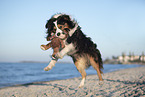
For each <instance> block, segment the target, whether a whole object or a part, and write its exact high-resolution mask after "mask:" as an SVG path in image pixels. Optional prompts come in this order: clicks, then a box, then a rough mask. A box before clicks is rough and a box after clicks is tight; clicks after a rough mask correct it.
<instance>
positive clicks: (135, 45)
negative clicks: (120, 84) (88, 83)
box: [0, 0, 145, 62]
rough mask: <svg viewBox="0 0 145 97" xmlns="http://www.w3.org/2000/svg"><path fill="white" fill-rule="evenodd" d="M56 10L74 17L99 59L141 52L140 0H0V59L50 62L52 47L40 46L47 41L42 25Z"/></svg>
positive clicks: (143, 22)
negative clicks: (91, 42) (96, 49)
mask: <svg viewBox="0 0 145 97" xmlns="http://www.w3.org/2000/svg"><path fill="white" fill-rule="evenodd" d="M56 13H66V14H69V15H71V16H72V17H73V18H75V20H77V22H78V23H79V25H80V26H81V28H82V31H83V32H84V33H85V34H86V35H87V37H91V39H92V41H94V42H95V43H96V44H97V48H98V49H99V50H100V52H101V54H102V58H103V60H104V59H106V58H111V57H112V56H119V55H121V54H122V52H124V53H126V55H128V54H129V52H134V54H135V55H141V54H142V52H145V1H144V0H69V1H68V0H0V62H20V61H41V62H47V61H50V60H51V57H50V55H51V54H52V53H53V50H52V49H49V50H47V51H43V50H41V49H40V45H41V44H47V43H48V41H46V39H45V37H46V33H45V32H46V29H45V24H46V22H47V20H49V19H50V18H51V16H52V15H54V14H56ZM60 60H61V61H68V62H72V59H71V58H70V57H64V58H63V59H60Z"/></svg>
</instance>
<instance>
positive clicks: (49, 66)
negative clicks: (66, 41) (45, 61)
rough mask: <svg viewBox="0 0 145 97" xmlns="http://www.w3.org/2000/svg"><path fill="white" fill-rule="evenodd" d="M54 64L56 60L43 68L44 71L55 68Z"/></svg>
mask: <svg viewBox="0 0 145 97" xmlns="http://www.w3.org/2000/svg"><path fill="white" fill-rule="evenodd" d="M56 62H57V61H56V60H51V61H50V63H49V65H48V66H47V67H45V68H44V70H45V71H49V70H51V69H52V68H53V67H54V66H55V63H56Z"/></svg>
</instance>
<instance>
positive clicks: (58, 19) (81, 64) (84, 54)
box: [45, 13, 103, 88]
mask: <svg viewBox="0 0 145 97" xmlns="http://www.w3.org/2000/svg"><path fill="white" fill-rule="evenodd" d="M45 27H46V29H47V34H48V36H47V37H50V36H51V34H52V33H53V34H55V35H56V37H59V38H60V39H62V38H63V36H64V35H63V34H64V33H68V34H69V37H68V38H67V39H65V40H63V41H64V44H65V47H64V48H63V49H62V50H60V52H58V53H57V54H56V59H53V60H51V62H50V63H49V65H48V66H47V67H45V70H50V69H52V67H53V66H55V63H56V62H57V59H58V58H63V57H64V56H65V55H68V56H71V57H72V59H73V61H74V64H75V66H76V68H77V70H78V71H79V72H80V73H81V75H82V81H81V83H80V85H79V88H80V87H83V86H84V82H85V79H86V72H85V69H86V68H88V67H89V66H93V68H94V69H95V70H96V71H97V74H98V77H99V81H103V79H102V76H101V73H103V72H102V71H101V70H102V69H103V62H102V58H101V54H100V51H99V50H98V49H97V45H96V44H95V43H93V41H92V40H91V38H90V37H86V35H85V34H84V33H83V32H82V30H81V27H80V26H79V25H78V23H77V22H76V21H75V20H74V19H72V18H71V17H70V16H69V15H66V14H61V13H60V14H55V15H53V16H52V17H51V18H50V19H49V20H48V21H47V23H46V26H45Z"/></svg>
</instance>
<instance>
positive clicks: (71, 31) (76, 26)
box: [69, 23, 78, 36]
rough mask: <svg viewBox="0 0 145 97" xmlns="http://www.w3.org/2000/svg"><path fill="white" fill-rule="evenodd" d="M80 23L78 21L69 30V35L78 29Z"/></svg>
mask: <svg viewBox="0 0 145 97" xmlns="http://www.w3.org/2000/svg"><path fill="white" fill-rule="evenodd" d="M77 28H78V24H77V23H76V25H75V27H74V28H73V29H71V30H70V31H69V36H72V35H73V33H74V32H75V31H76V30H77Z"/></svg>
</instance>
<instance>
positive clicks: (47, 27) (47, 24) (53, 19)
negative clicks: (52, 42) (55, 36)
mask: <svg viewBox="0 0 145 97" xmlns="http://www.w3.org/2000/svg"><path fill="white" fill-rule="evenodd" d="M55 20H56V18H52V19H49V20H48V21H47V23H46V25H45V28H46V29H50V28H51V26H52V25H53V22H54V21H55Z"/></svg>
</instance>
